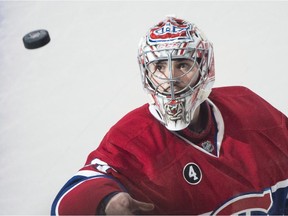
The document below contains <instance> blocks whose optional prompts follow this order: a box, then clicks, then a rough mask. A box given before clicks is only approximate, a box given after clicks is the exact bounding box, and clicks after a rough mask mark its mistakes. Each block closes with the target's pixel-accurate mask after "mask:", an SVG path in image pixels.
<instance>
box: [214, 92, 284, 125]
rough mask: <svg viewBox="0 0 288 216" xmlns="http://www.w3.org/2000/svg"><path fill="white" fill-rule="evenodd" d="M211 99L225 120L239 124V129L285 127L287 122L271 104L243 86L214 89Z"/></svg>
mask: <svg viewBox="0 0 288 216" xmlns="http://www.w3.org/2000/svg"><path fill="white" fill-rule="evenodd" d="M209 99H210V100H211V101H212V102H214V103H215V104H216V106H217V107H218V108H219V109H220V112H221V113H222V115H223V118H224V119H226V120H227V121H230V122H233V123H234V124H236V123H237V125H238V127H239V129H241V127H242V129H252V130H254V129H256V130H258V129H260V130H263V129H269V128H275V127H283V126H284V124H285V121H287V117H286V116H285V115H284V114H282V113H281V112H280V111H279V110H277V109H276V108H274V107H273V106H272V105H271V104H270V103H269V102H267V101H266V100H265V99H263V98H262V97H260V96H259V95H257V94H256V93H255V92H253V91H251V90H250V89H249V88H246V87H243V86H228V87H219V88H214V89H213V90H212V93H211V95H210V96H209ZM285 119H286V120H285Z"/></svg>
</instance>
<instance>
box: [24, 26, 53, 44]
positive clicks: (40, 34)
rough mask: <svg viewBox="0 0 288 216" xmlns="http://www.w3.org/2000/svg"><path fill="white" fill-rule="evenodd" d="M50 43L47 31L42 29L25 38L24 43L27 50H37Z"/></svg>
mask: <svg viewBox="0 0 288 216" xmlns="http://www.w3.org/2000/svg"><path fill="white" fill-rule="evenodd" d="M49 42H50V36H49V33H48V31H47V30H44V29H40V30H35V31H32V32H30V33H28V34H26V35H25V36H24V37H23V43H24V46H25V48H27V49H36V48H40V47H43V46H45V45H46V44H48V43H49Z"/></svg>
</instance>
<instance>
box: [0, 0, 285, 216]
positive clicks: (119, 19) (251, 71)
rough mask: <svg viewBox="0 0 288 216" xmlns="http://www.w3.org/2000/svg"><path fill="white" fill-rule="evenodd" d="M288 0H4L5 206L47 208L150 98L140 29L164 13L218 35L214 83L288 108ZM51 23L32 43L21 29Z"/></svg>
mask: <svg viewBox="0 0 288 216" xmlns="http://www.w3.org/2000/svg"><path fill="white" fill-rule="evenodd" d="M287 11H288V2H285V1H281V2H277V1H271V2H265V3H263V2H260V1H256V2H252V3H251V2H247V1H246V2H241V1H236V2H229V1H222V2H217V1H210V2H208V1H204V2H200V1H170V2H166V1H114V2H112V1H102V2H101V1H97V2H93V1H85V2H82V1H63V2H57V1H49V2H48V1H37V2H36V1H25V2H24V1H13V2H11V1H1V2H0V166H1V175H0V214H2V215H3V214H5V215H7V214H10V215H11V214H14V215H17V214H28V215H35V214H38V215H39V214H43V215H44V214H45V215H46V214H49V212H50V206H51V203H52V200H53V199H54V197H55V195H56V193H57V192H58V191H59V189H60V188H61V187H62V186H63V184H64V183H65V182H66V181H67V180H68V179H69V178H70V177H71V176H72V175H73V174H74V173H75V172H76V171H77V170H78V169H79V168H80V167H81V166H82V165H83V164H84V162H85V159H86V156H87V155H88V153H89V152H90V151H92V150H93V149H94V148H96V147H97V145H98V144H99V142H100V141H101V139H102V137H103V136H104V134H105V133H106V131H107V130H108V129H109V128H110V127H111V126H112V125H113V124H114V123H115V122H116V121H117V120H118V119H119V118H120V117H122V116H123V115H124V114H125V113H127V112H128V111H130V110H131V109H133V108H136V107H138V106H140V105H142V104H143V103H145V102H146V96H145V94H144V92H143V91H142V87H141V85H140V75H139V70H138V65H137V61H136V53H137V46H138V41H139V39H140V37H141V36H142V35H143V34H144V33H145V32H146V30H147V28H148V27H150V26H151V25H153V24H156V23H157V22H158V21H160V20H162V19H163V18H164V17H165V16H166V15H168V14H176V15H177V16H178V17H182V18H185V19H188V20H190V21H193V22H195V23H196V24H197V25H198V26H199V27H200V28H201V29H203V30H204V32H205V33H206V35H207V37H208V38H209V39H210V40H211V41H213V43H214V47H215V58H216V76H217V81H216V86H223V85H245V86H247V87H249V88H250V89H252V90H253V91H255V92H256V93H258V94H259V95H261V96H262V97H264V98H265V99H266V100H267V101H269V102H270V103H271V104H272V105H274V106H275V107H276V108H277V109H279V110H280V111H282V112H283V113H285V114H286V115H287V114H288V100H287V92H288V91H287V90H288V76H287V73H288V70H287V62H288V60H287V57H288V55H287V49H288V28H287V20H288V13H287ZM36 29H47V30H48V31H49V33H50V36H51V42H50V43H49V44H48V45H47V46H45V47H43V48H40V49H36V50H27V49H25V48H24V45H23V43H22V37H23V36H24V35H25V34H26V33H28V32H30V31H32V30H36Z"/></svg>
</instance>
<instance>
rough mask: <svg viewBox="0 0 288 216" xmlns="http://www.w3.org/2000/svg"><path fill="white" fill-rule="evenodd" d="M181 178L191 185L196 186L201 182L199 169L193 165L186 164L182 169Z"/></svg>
mask: <svg viewBox="0 0 288 216" xmlns="http://www.w3.org/2000/svg"><path fill="white" fill-rule="evenodd" d="M183 177H184V179H185V180H186V182H188V184H191V185H197V184H198V183H199V182H200V181H201V180H202V172H201V169H200V167H199V166H198V165H197V164H195V163H188V164H186V165H185V167H184V168H183Z"/></svg>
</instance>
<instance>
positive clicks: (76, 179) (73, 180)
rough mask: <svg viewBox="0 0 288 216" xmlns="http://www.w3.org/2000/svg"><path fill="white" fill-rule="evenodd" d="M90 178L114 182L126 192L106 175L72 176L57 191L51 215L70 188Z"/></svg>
mask: <svg viewBox="0 0 288 216" xmlns="http://www.w3.org/2000/svg"><path fill="white" fill-rule="evenodd" d="M92 178H107V179H111V180H113V181H115V182H116V183H117V184H118V185H119V187H120V188H121V189H122V190H123V191H125V192H127V190H126V188H125V187H124V186H123V185H122V184H121V183H120V182H119V181H118V180H117V179H115V178H113V177H111V176H108V175H95V176H89V177H87V176H81V175H75V176H73V177H72V178H71V179H69V181H68V182H67V183H66V184H65V185H64V186H63V187H62V188H61V190H60V191H59V193H58V194H57V196H56V197H55V199H54V201H53V203H52V207H51V215H56V206H57V203H58V201H59V200H60V198H61V197H62V196H63V195H64V194H65V193H66V192H67V191H69V190H70V189H71V188H73V187H74V186H75V185H77V184H79V183H81V182H84V181H86V180H89V179H92Z"/></svg>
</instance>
